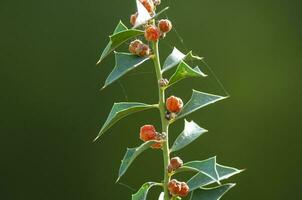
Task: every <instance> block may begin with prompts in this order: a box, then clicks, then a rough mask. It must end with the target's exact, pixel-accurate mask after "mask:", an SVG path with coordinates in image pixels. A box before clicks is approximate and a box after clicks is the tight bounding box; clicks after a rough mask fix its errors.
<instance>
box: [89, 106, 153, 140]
mask: <svg viewBox="0 0 302 200" xmlns="http://www.w3.org/2000/svg"><path fill="white" fill-rule="evenodd" d="M156 107H157V105H148V104H144V103H136V102H121V103H115V104H114V105H113V107H112V109H111V112H110V113H109V115H108V118H107V120H106V122H105V123H104V125H103V126H102V128H101V130H100V132H99V134H98V136H97V137H96V138H95V139H94V141H96V140H97V139H98V138H99V137H100V136H101V135H103V134H104V132H106V131H107V130H108V129H109V128H110V127H111V126H113V125H114V124H115V123H116V122H117V121H119V120H120V119H122V118H124V117H126V116H127V115H130V114H132V113H136V112H139V111H143V110H147V109H150V108H156Z"/></svg>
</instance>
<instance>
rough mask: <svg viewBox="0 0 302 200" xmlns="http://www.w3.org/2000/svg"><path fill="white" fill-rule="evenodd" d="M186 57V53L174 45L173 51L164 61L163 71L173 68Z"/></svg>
mask: <svg viewBox="0 0 302 200" xmlns="http://www.w3.org/2000/svg"><path fill="white" fill-rule="evenodd" d="M185 57H186V55H185V54H183V53H182V52H180V51H179V50H178V49H177V48H176V47H174V49H173V51H172V53H171V54H170V55H169V56H168V57H167V59H166V60H165V62H164V65H163V69H162V72H165V71H167V70H168V69H171V68H172V67H174V66H176V65H178V63H180V61H182V59H183V58H185Z"/></svg>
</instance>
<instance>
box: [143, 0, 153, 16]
mask: <svg viewBox="0 0 302 200" xmlns="http://www.w3.org/2000/svg"><path fill="white" fill-rule="evenodd" d="M140 2H141V3H142V4H143V5H144V7H145V8H146V10H147V11H148V12H149V13H153V11H154V3H153V1H152V0H140Z"/></svg>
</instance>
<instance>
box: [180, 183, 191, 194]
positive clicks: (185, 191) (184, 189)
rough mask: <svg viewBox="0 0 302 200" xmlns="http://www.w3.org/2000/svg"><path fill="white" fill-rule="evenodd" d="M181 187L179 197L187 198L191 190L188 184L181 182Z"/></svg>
mask: <svg viewBox="0 0 302 200" xmlns="http://www.w3.org/2000/svg"><path fill="white" fill-rule="evenodd" d="M180 185H181V190H180V191H179V193H178V195H179V196H181V197H186V196H187V195H188V193H189V190H190V188H189V186H188V184H187V183H185V182H181V183H180Z"/></svg>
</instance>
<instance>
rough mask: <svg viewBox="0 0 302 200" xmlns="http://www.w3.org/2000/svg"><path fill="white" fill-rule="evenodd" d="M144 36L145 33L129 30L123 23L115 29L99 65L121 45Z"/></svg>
mask: <svg viewBox="0 0 302 200" xmlns="http://www.w3.org/2000/svg"><path fill="white" fill-rule="evenodd" d="M142 34H144V31H141V30H138V29H128V28H127V27H126V26H125V25H124V24H123V23H122V22H121V21H120V22H119V24H118V25H117V27H116V28H115V31H114V33H113V35H111V36H109V38H110V41H109V43H108V44H107V46H106V48H105V49H104V51H103V53H102V55H101V57H100V59H99V61H98V62H97V64H99V63H101V61H102V60H103V59H104V58H105V57H106V56H108V55H109V54H110V53H111V52H112V51H113V50H114V49H116V48H117V47H119V46H120V45H121V44H123V43H124V42H126V41H127V40H129V39H131V38H133V37H136V36H139V35H142Z"/></svg>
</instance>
